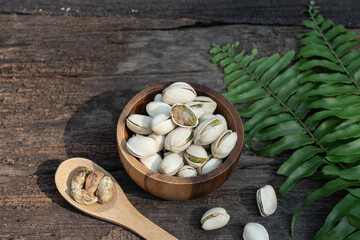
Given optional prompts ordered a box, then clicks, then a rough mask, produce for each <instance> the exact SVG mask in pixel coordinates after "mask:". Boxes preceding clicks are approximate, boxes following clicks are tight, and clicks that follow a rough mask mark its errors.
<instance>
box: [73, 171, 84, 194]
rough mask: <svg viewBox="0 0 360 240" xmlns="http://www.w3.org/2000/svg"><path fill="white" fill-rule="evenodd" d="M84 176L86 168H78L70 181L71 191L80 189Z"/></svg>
mask: <svg viewBox="0 0 360 240" xmlns="http://www.w3.org/2000/svg"><path fill="white" fill-rule="evenodd" d="M86 175H87V169H86V167H79V168H78V169H77V170H76V172H75V174H74V176H73V178H72V180H71V190H74V189H81V188H82V187H83V186H84V183H85V180H86Z"/></svg>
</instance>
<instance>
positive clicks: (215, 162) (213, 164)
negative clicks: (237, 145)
mask: <svg viewBox="0 0 360 240" xmlns="http://www.w3.org/2000/svg"><path fill="white" fill-rule="evenodd" d="M221 164H222V160H221V159H218V158H214V157H212V158H210V159H209V160H208V161H207V162H206V163H205V164H204V165H203V166H202V167H201V168H199V169H198V173H199V174H200V175H203V174H206V173H209V172H211V171H213V170H214V169H216V168H217V167H219V166H220V165H221Z"/></svg>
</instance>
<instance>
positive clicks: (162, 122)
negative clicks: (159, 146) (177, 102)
mask: <svg viewBox="0 0 360 240" xmlns="http://www.w3.org/2000/svg"><path fill="white" fill-rule="evenodd" d="M150 126H151V129H152V130H153V132H154V133H155V134H156V135H165V134H168V133H169V132H170V131H171V130H173V129H174V128H175V127H176V124H175V123H174V122H173V121H172V120H171V117H170V114H169V113H160V114H158V115H156V116H155V117H153V119H152V121H151V125H150Z"/></svg>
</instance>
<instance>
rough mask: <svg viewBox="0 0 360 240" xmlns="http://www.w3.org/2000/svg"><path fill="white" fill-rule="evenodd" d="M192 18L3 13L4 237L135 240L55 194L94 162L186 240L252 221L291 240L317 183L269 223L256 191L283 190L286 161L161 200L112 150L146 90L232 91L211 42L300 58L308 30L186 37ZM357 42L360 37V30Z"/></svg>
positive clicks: (0, 230)
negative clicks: (72, 173)
mask: <svg viewBox="0 0 360 240" xmlns="http://www.w3.org/2000/svg"><path fill="white" fill-rule="evenodd" d="M189 21H190V20H174V21H170V22H168V21H163V20H141V19H119V18H112V17H72V16H31V15H11V14H10V15H0V22H1V23H2V24H0V52H1V54H0V86H1V87H0V119H1V121H0V137H1V141H0V193H1V194H0V238H5V239H11V238H25V239H64V238H66V239H79V238H81V239H101V238H104V239H119V238H121V239H139V237H138V236H136V235H134V234H133V233H131V232H129V231H127V230H125V229H123V228H121V227H118V226H116V225H113V224H109V223H107V222H103V221H100V220H98V219H94V218H91V217H89V216H87V215H85V214H83V213H81V212H79V211H78V210H76V209H75V208H73V207H72V206H71V205H69V204H68V203H67V202H66V201H65V200H64V199H63V198H62V197H61V195H60V194H59V193H58V191H57V189H56V187H55V184H54V174H55V170H56V168H57V167H58V165H59V164H60V163H61V162H62V161H63V160H65V159H67V158H70V157H75V156H80V157H86V158H89V159H92V160H94V161H95V162H96V163H97V164H99V165H100V166H102V167H103V168H104V169H106V170H107V171H109V172H110V173H111V174H112V175H113V176H114V177H115V179H116V180H117V181H118V183H119V184H120V185H121V186H122V188H123V190H124V192H125V194H126V195H127V197H128V199H129V200H130V202H131V203H132V204H133V205H134V206H135V207H136V208H137V209H138V210H139V211H140V212H141V213H142V214H143V215H144V216H146V217H147V218H149V219H150V220H151V221H153V222H154V223H156V224H157V225H159V226H161V227H162V228H163V229H165V230H166V231H168V232H169V233H171V234H172V235H174V236H176V237H177V238H179V239H197V238H198V239H239V238H241V235H242V230H243V227H244V226H245V224H246V223H247V222H249V221H256V222H259V223H261V224H263V225H264V226H265V227H266V228H267V229H268V231H269V234H270V237H271V239H290V221H291V216H292V214H293V212H294V211H295V209H298V208H299V207H300V206H301V204H302V202H303V200H304V199H305V197H306V196H307V194H309V193H310V192H311V191H313V190H315V189H316V188H318V187H319V186H321V185H322V183H321V182H317V181H311V180H301V181H300V182H299V183H298V185H297V186H296V187H295V188H294V189H293V190H292V191H291V192H289V193H288V194H286V195H285V196H284V197H282V198H280V197H279V205H278V209H277V211H276V212H275V214H274V215H272V216H270V217H268V218H262V217H260V214H259V212H258V210H257V206H256V201H255V194H256V190H257V188H259V187H261V186H263V185H265V184H271V185H273V186H274V187H275V189H278V188H279V186H280V185H281V183H282V182H283V181H284V178H283V177H281V176H278V175H276V171H277V169H278V167H279V166H280V164H281V163H282V162H283V161H284V160H285V159H286V156H285V155H282V156H280V157H277V158H262V157H258V156H255V155H254V154H252V153H251V152H249V151H247V150H246V149H244V152H243V154H242V156H241V159H240V162H239V164H238V165H237V168H236V169H235V171H234V174H233V175H232V176H231V177H230V178H229V180H228V181H227V182H226V183H225V184H224V185H223V186H221V187H220V188H219V189H218V190H217V191H215V192H214V193H212V194H209V195H207V196H205V197H202V198H199V199H194V200H189V201H185V202H177V201H164V200H160V199H158V198H155V197H153V196H152V195H150V194H149V193H147V192H145V191H143V190H142V189H141V188H140V187H138V186H137V185H136V184H135V183H134V182H133V181H131V179H130V177H129V176H128V175H127V174H126V172H125V170H124V168H123V166H122V165H121V162H120V159H119V157H118V153H117V149H116V140H115V139H116V124H117V120H118V117H119V116H120V113H121V111H122V109H123V108H124V106H125V105H126V103H127V102H128V101H129V100H130V99H131V98H132V97H133V96H134V95H135V94H136V93H137V92H139V91H141V90H142V89H144V88H146V87H148V86H151V85H153V84H154V83H161V82H167V81H192V82H196V83H199V84H203V85H206V86H208V87H210V88H213V89H215V90H217V91H219V92H224V89H225V86H224V85H223V84H222V81H221V79H222V73H221V70H220V69H219V68H218V67H217V66H216V65H214V64H211V62H210V58H211V56H210V55H209V54H208V51H209V49H210V46H211V43H212V42H214V43H228V42H233V41H235V40H238V41H240V44H241V48H242V49H246V50H251V49H252V48H254V47H255V48H258V49H259V55H261V56H265V55H269V54H272V53H274V52H279V53H281V54H284V53H285V52H286V51H288V50H290V49H297V48H298V42H297V40H296V39H295V36H296V34H299V33H302V32H303V31H304V30H303V28H301V27H284V26H283V27H278V26H249V25H229V26H212V27H206V28H201V27H195V28H193V27H191V28H188V27H183V26H189V25H191V24H192V23H191V21H190V22H189ZM355 31H356V32H357V33H358V34H359V33H360V30H359V29H355ZM341 197H342V193H338V194H335V195H333V196H331V197H329V198H326V199H322V200H320V201H317V202H316V203H314V204H312V205H311V206H310V207H309V208H308V209H306V210H305V211H304V212H303V214H302V215H301V216H300V218H299V221H298V223H297V225H296V229H295V238H294V239H296V240H303V239H311V237H312V236H313V235H314V234H315V233H316V231H317V230H318V229H319V228H320V227H321V225H322V224H323V221H324V219H325V218H326V216H327V214H328V213H329V211H330V210H331V209H332V207H333V206H334V204H335V203H336V202H337V201H338V200H339V199H340V198H341ZM216 206H221V207H224V208H225V209H227V210H228V212H229V214H230V216H231V220H230V222H229V224H228V225H227V226H226V227H225V228H222V229H219V230H216V231H211V232H205V231H203V230H201V226H200V218H201V216H202V214H203V213H204V212H205V211H206V210H207V209H209V208H212V207H216Z"/></svg>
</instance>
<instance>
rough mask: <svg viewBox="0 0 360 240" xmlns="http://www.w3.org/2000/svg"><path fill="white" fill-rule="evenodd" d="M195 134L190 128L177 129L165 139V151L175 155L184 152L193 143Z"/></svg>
mask: <svg viewBox="0 0 360 240" xmlns="http://www.w3.org/2000/svg"><path fill="white" fill-rule="evenodd" d="M193 134H194V131H193V130H192V129H190V128H182V127H178V128H175V129H174V130H172V131H171V132H170V133H169V134H168V135H167V136H166V137H165V143H164V146H165V149H167V150H169V151H171V152H174V153H179V152H182V151H184V150H185V149H186V148H188V147H189V146H190V144H191V143H192V142H193Z"/></svg>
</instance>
